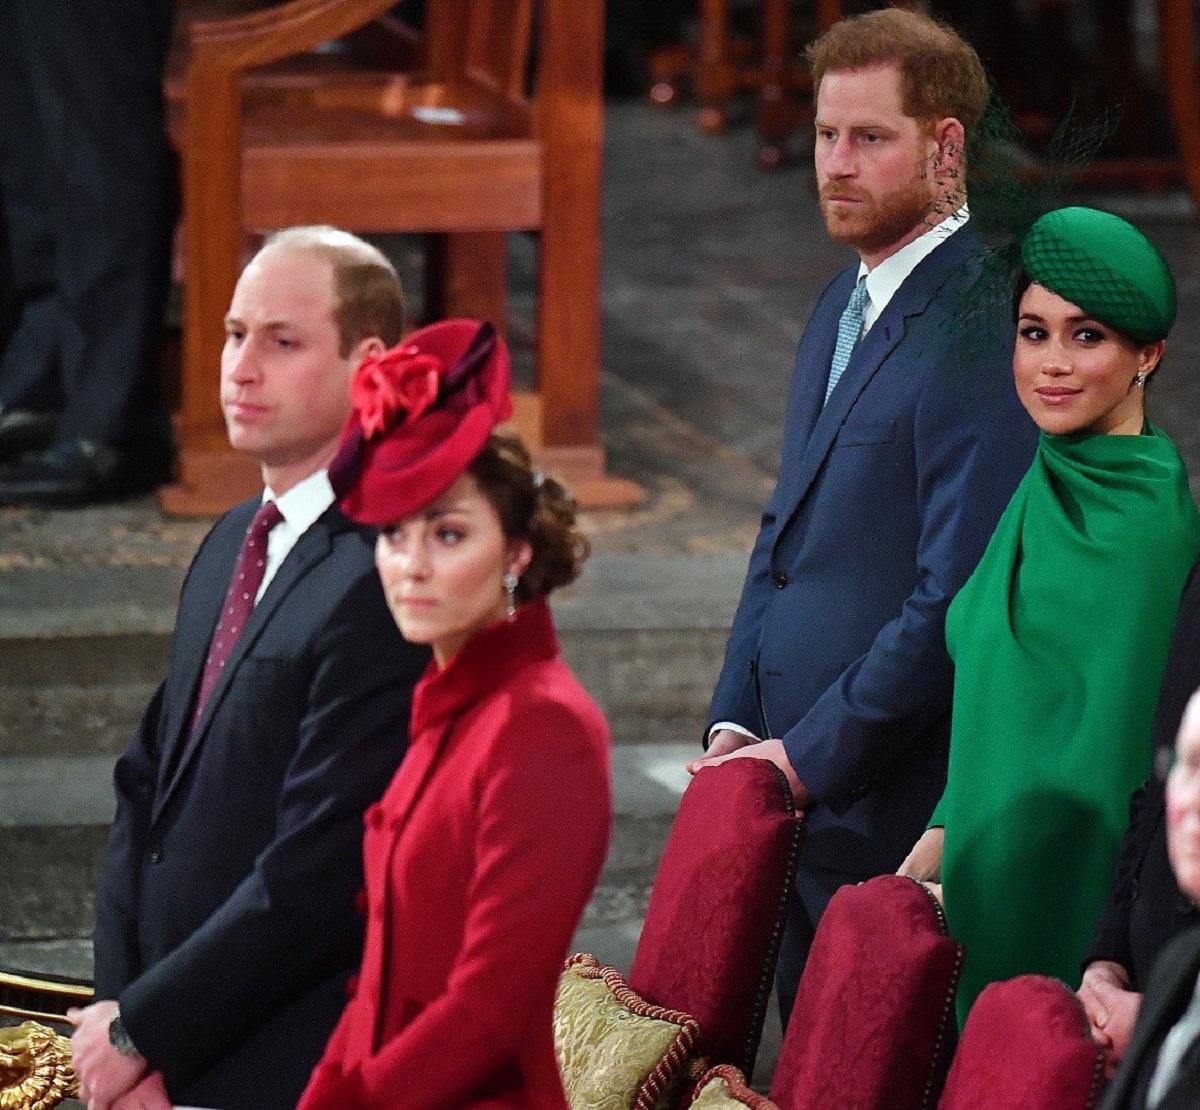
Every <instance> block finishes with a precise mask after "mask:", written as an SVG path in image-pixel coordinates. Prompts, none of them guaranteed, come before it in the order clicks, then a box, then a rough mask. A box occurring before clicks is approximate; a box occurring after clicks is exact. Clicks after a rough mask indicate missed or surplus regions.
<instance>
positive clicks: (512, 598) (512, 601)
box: [504, 570, 519, 623]
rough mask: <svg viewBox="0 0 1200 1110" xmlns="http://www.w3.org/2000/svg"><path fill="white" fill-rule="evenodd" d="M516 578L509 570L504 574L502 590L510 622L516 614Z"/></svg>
mask: <svg viewBox="0 0 1200 1110" xmlns="http://www.w3.org/2000/svg"><path fill="white" fill-rule="evenodd" d="M518 581H519V580H518V578H517V576H516V575H515V574H513V572H512V571H511V570H510V571H509V572H508V573H507V574H506V575H505V576H504V592H505V594H506V595H507V597H508V619H509V622H510V623H511V622H512V620H513V618H514V617H516V615H517V582H518Z"/></svg>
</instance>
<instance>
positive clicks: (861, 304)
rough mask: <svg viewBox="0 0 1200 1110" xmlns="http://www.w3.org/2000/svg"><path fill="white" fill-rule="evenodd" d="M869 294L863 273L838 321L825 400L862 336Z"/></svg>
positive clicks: (865, 276)
mask: <svg viewBox="0 0 1200 1110" xmlns="http://www.w3.org/2000/svg"><path fill="white" fill-rule="evenodd" d="M868 297H869V294H868V293H867V275H866V274H863V276H862V277H860V278H859V279H858V284H857V285H856V286H855V287H854V292H853V293H851V294H850V302H849V304H847V305H846V308H845V310H844V311H843V312H842V318H841V319H840V320H839V321H838V333H837V345H836V346H835V347H834V348H833V362H831V363H830V364H829V384H828V385H827V386H826V387H825V400H826V401H828V400H829V395H830V394H831V393H832V392H833V387H834V386H835V385H837V383H838V379H839V378H841V376H842V372H843V371H844V370H845V369H846V365H847V363H849V361H850V356H851V355H852V354H854V348H855V347H857V346H858V341H859V339H860V338H861V337H862V330H863V309H864V308H865V307H866V304H867V300H868Z"/></svg>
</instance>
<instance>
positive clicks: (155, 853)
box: [150, 845, 162, 863]
mask: <svg viewBox="0 0 1200 1110" xmlns="http://www.w3.org/2000/svg"><path fill="white" fill-rule="evenodd" d="M150 862H151V863H162V849H161V848H160V847H158V845H155V846H154V847H153V848H151V849H150Z"/></svg>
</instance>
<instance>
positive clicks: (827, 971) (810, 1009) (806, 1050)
mask: <svg viewBox="0 0 1200 1110" xmlns="http://www.w3.org/2000/svg"><path fill="white" fill-rule="evenodd" d="M962 956H963V950H962V946H961V945H959V944H958V943H956V942H955V941H954V940H952V939H951V938H950V936H949V935H948V933H947V931H946V920H945V916H944V915H943V913H942V910H941V907H940V906H939V905H938V903H937V901H936V900H935V899H934V898H933V896H932V895H931V894H930V893H929V892H928V891H927V890H926V889H925V888H924V887H923V886H922V885H921V884H920V883H918V882H916V881H914V880H912V879H907V878H901V877H899V876H896V875H884V876H881V877H879V878H875V879H871V880H869V881H867V882H865V883H860V884H859V885H858V886H845V887H842V888H841V889H840V890H839V891H838V892H837V893H836V894H835V895H834V896H833V898H832V900H831V901H830V903H829V907H828V908H827V909H826V911H825V914H824V916H823V917H822V918H821V923H820V925H819V926H818V927H817V934H816V937H815V939H814V941H813V947H812V951H811V952H810V954H809V957H808V962H807V964H806V965H805V968H804V975H803V977H802V978H801V980H800V989H799V992H798V994H797V996H796V1004H795V1006H794V1008H793V1010H792V1015H791V1019H790V1020H789V1022H788V1026H787V1031H786V1033H785V1034H784V1039H783V1046H782V1049H781V1050H780V1055H779V1063H778V1066H777V1067H776V1069H775V1077H774V1080H773V1081H772V1084H771V1092H770V1094H771V1098H772V1099H773V1100H774V1101H775V1102H776V1103H778V1104H779V1106H780V1107H781V1108H782V1110H816V1108H818V1107H821V1108H824V1107H831V1106H841V1107H854V1108H855V1110H928V1108H931V1107H933V1106H935V1105H936V1101H937V1097H938V1092H939V1090H940V1088H941V1083H942V1080H943V1078H944V1077H945V1074H946V1067H947V1065H948V1063H949V1058H950V1042H951V1039H952V1037H953V1034H952V1024H953V1021H954V995H955V991H956V989H957V986H958V978H959V973H960V971H961V968H962Z"/></svg>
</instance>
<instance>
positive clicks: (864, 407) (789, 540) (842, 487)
mask: <svg viewBox="0 0 1200 1110" xmlns="http://www.w3.org/2000/svg"><path fill="white" fill-rule="evenodd" d="M809 57H810V61H811V62H812V65H813V78H814V82H815V84H816V88H817V100H816V148H815V161H816V171H817V185H818V189H819V194H820V202H821V210H822V214H823V215H824V218H825V223H826V227H827V228H828V231H829V233H830V235H831V236H832V237H833V238H834V239H836V240H837V241H838V242H842V243H846V244H847V245H849V246H852V247H854V249H855V250H856V251H857V253H858V256H859V263H858V265H856V266H852V267H850V268H849V269H847V270H845V271H843V272H842V273H841V274H839V275H838V276H837V277H836V278H835V279H834V280H833V281H832V282H831V283H830V285H829V286H828V287H827V288H826V290H825V292H824V293H823V294H822V295H821V298H820V300H819V301H818V302H817V305H816V307H815V308H814V310H813V314H812V317H811V319H810V320H809V323H808V326H807V328H806V329H805V331H804V335H803V337H802V338H801V340H800V346H799V350H798V352H797V355H796V366H795V371H794V374H793V377H792V383H791V390H790V395H789V399H788V413H787V423H786V428H785V433H784V447H783V458H782V462H781V466H780V478H779V483H778V485H777V486H776V489H775V492H774V494H773V496H772V497H771V500H770V501H769V502H768V504H767V508H766V511H765V512H764V514H763V518H762V526H761V528H760V531H759V535H758V540H757V542H756V543H755V546H754V550H753V553H752V555H751V557H750V566H749V570H748V572H747V576H746V583H745V586H744V587H743V591H742V597H741V602H740V604H739V606H738V611H737V615H736V617H735V618H734V624H733V628H732V631H731V633H730V637H729V643H728V647H727V649H726V654H725V663H724V667H723V669H722V672H721V676H720V679H719V681H718V683H717V687H716V692H715V694H714V696H713V701H712V708H711V710H710V717H709V719H710V721H711V722H712V724H711V726H710V729H709V733H708V740H709V744H708V752H709V754H708V756H707V757H706V758H704V759H701V760H698V761H697V762H696V763H694V764H692V767H693V768H696V767H699V766H704V765H707V764H709V763H713V762H718V761H720V760H721V759H728V758H739V757H742V756H752V757H759V758H767V759H771V760H772V761H773V762H775V763H776V764H777V765H778V766H779V767H780V768H781V769H782V770H783V771H784V773H785V775H786V776H787V777H788V780H789V782H790V784H791V786H792V790H793V793H794V795H795V797H796V801H797V804H798V805H799V806H801V807H803V808H805V809H807V810H808V811H809V820H808V839H807V842H806V845H805V848H804V851H803V853H802V856H801V861H800V868H799V872H798V875H797V888H796V894H795V897H794V899H793V905H792V909H791V913H790V917H789V921H788V924H787V931H786V934H785V937H784V942H783V946H782V949H781V955H780V964H779V972H778V988H779V996H780V1005H781V1008H782V1010H783V1012H784V1015H785V1018H786V1015H787V1012H788V1011H789V1010H790V1008H791V1003H792V999H793V998H794V996H795V992H796V987H797V985H798V982H799V976H800V972H801V970H802V968H803V963H804V960H805V958H806V956H807V952H808V949H809V946H810V944H811V941H812V935H813V931H814V930H815V928H816V924H817V921H818V919H819V917H820V915H821V913H822V912H823V910H824V908H825V905H826V903H827V902H828V900H829V898H830V897H831V895H832V894H833V891H834V890H835V889H836V888H837V887H838V886H840V885H842V884H844V883H849V882H856V881H859V880H861V879H864V878H867V877H869V876H872V875H878V874H882V873H886V872H891V871H895V870H896V868H897V866H898V865H899V864H900V863H901V861H902V860H903V859H904V856H905V852H906V851H907V850H908V849H909V848H910V847H911V846H912V844H913V843H915V841H916V839H917V838H918V837H919V836H920V835H921V833H922V831H923V830H924V827H925V823H926V821H927V820H928V818H929V816H930V814H931V812H932V810H933V807H934V805H935V804H936V803H937V801H938V799H939V797H940V796H941V793H942V790H943V787H944V785H945V776H946V764H947V753H948V741H949V710H950V697H951V686H952V674H951V663H950V659H949V657H948V656H947V653H946V647H945V637H944V620H945V615H946V609H947V607H948V605H949V603H950V601H951V599H952V598H953V597H954V594H955V593H956V592H957V590H958V589H959V588H960V587H961V586H962V584H963V582H964V581H965V580H966V578H967V577H968V576H969V575H970V573H971V572H972V570H973V569H974V567H975V564H976V563H977V561H978V559H979V557H980V555H981V554H982V552H983V549H984V547H985V546H986V544H987V541H988V539H989V538H990V536H991V533H992V531H993V529H994V526H995V523H996V521H997V519H998V518H999V515H1000V513H1001V511H1002V510H1003V508H1004V506H1005V505H1006V504H1007V502H1008V499H1009V497H1010V495H1011V494H1012V491H1013V489H1014V488H1015V487H1016V485H1017V482H1018V481H1019V480H1020V478H1021V476H1022V475H1023V473H1024V472H1025V470H1026V468H1027V467H1028V464H1029V461H1030V459H1031V457H1032V454H1033V449H1034V445H1035V442H1036V440H1035V429H1034V427H1033V425H1032V423H1031V422H1030V421H1029V419H1028V417H1027V416H1026V414H1025V413H1024V412H1023V410H1022V409H1021V408H1020V406H1019V404H1018V402H1017V399H1016V394H1015V390H1014V389H1013V385H1012V371H1011V365H1012V351H1013V328H1012V317H1011V305H1009V304H1007V303H1004V300H1003V298H1001V297H998V296H995V295H994V294H993V295H992V296H991V297H986V296H985V297H983V298H982V299H980V298H978V297H977V292H978V285H977V282H978V279H979V278H980V274H981V268H982V266H983V263H984V258H985V251H984V249H983V246H982V244H981V242H980V240H979V239H978V238H977V237H976V235H975V234H974V233H973V232H972V230H971V229H970V227H969V226H964V225H966V224H967V219H968V212H967V208H966V192H965V187H964V176H965V158H964V146H965V143H966V137H967V132H968V130H970V129H971V128H973V127H974V126H975V125H976V124H977V123H978V122H979V120H980V117H981V116H982V113H983V109H984V105H985V103H986V100H987V82H986V78H985V75H984V73H983V69H982V66H981V65H980V63H979V59H978V58H977V57H976V55H975V53H974V51H973V50H972V49H971V48H970V47H969V46H968V45H967V44H966V43H964V42H963V41H962V40H961V39H960V38H959V37H958V36H957V35H956V34H954V32H952V31H951V30H949V29H948V28H946V27H944V26H942V25H939V24H937V23H935V22H934V21H932V20H930V19H928V18H927V17H925V16H922V15H919V14H917V13H915V12H908V11H903V10H900V9H885V10H883V11H874V12H869V13H867V14H865V15H862V16H858V17H854V18H851V19H848V20H844V21H842V22H841V23H839V24H837V25H836V26H835V27H834V28H833V29H831V30H830V31H829V32H827V33H826V34H825V35H824V36H822V37H821V38H820V39H819V40H818V41H817V42H816V43H814V44H813V46H811V47H810V48H809Z"/></svg>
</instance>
